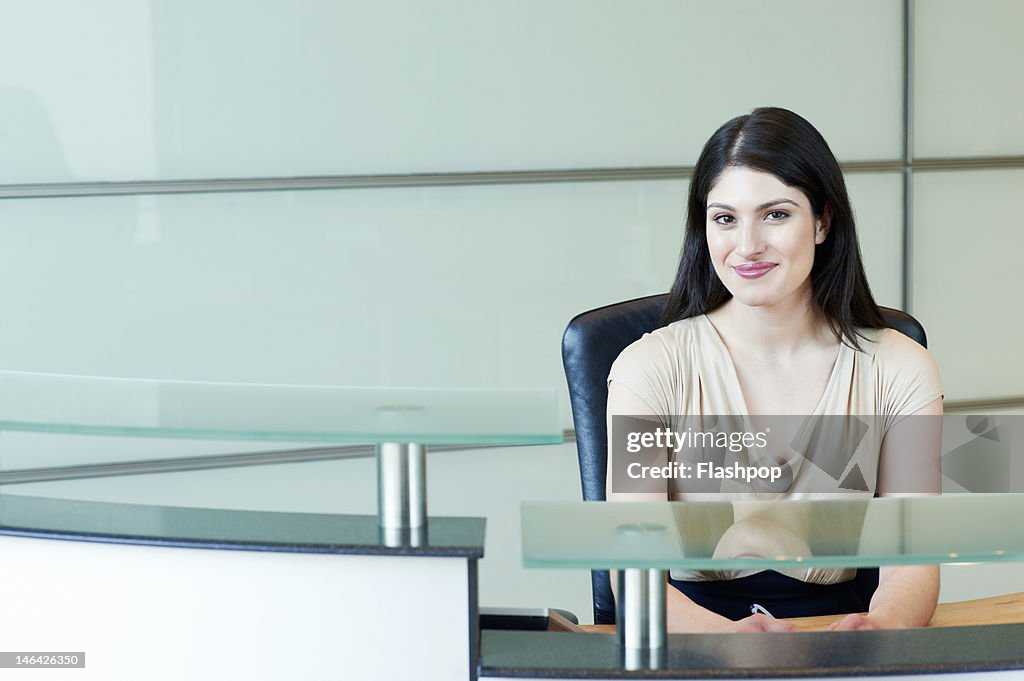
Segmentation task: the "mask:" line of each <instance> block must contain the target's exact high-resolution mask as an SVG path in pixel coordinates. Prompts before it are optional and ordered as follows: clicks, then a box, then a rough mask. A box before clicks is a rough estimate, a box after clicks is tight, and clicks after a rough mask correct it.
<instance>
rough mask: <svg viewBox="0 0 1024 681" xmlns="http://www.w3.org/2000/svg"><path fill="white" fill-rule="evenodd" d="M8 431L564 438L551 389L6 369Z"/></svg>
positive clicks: (2, 408) (493, 440) (504, 440)
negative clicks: (161, 377)
mask: <svg viewBox="0 0 1024 681" xmlns="http://www.w3.org/2000/svg"><path fill="white" fill-rule="evenodd" d="M0 430H18V431H32V432H49V433H74V434H87V435H116V436H144V437H177V438H196V439H235V440H267V441H285V442H331V443H337V444H344V443H357V444H368V443H377V442H399V443H419V444H427V445H429V444H446V445H460V444H466V445H517V444H551V443H560V442H562V437H563V436H562V429H561V427H560V424H559V417H558V408H557V399H556V396H555V392H554V390H553V389H536V390H534V389H510V390H503V389H501V390H499V389H494V390H488V389H454V388H436V389H435V388H378V387H346V386H311V385H263V384H249V383H206V382H188V381H163V380H148V379H124V378H104V377H93V376H73V375H63V374H39V373H28V372H17V371H0Z"/></svg>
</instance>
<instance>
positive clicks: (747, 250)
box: [736, 224, 764, 259]
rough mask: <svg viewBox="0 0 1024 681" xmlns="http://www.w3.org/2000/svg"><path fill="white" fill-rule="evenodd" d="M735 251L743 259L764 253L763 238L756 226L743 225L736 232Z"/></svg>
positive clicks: (758, 227)
mask: <svg viewBox="0 0 1024 681" xmlns="http://www.w3.org/2000/svg"><path fill="white" fill-rule="evenodd" d="M737 238H738V239H739V241H738V242H737V244H736V251H737V253H739V255H741V256H743V257H744V258H747V259H750V258H752V257H754V256H756V255H758V254H759V253H761V252H762V251H764V238H763V237H762V235H761V229H760V226H758V225H756V224H755V225H745V226H743V227H741V228H740V229H738V230H737Z"/></svg>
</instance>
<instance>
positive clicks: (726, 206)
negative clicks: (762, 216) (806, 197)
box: [705, 199, 800, 213]
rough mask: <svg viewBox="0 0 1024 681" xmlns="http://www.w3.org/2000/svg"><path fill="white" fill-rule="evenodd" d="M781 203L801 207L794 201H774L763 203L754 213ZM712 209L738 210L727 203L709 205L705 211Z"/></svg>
mask: <svg viewBox="0 0 1024 681" xmlns="http://www.w3.org/2000/svg"><path fill="white" fill-rule="evenodd" d="M780 203H791V204H793V205H794V206H796V207H797V208H799V207H800V204H799V203H797V202H796V201H793V200H792V199H772V200H771V201H767V202H765V203H762V204H761V205H760V206H758V207H757V208H755V209H754V212H755V213H756V212H759V211H762V210H764V209H765V208H771V207H772V206H777V205H779V204H780ZM712 208H722V209H724V210H733V211H734V210H736V209H735V208H733V207H732V206H730V205H729V204H727V203H709V204H708V207H707V208H706V209H705V210H710V209H712Z"/></svg>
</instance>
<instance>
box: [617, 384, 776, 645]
mask: <svg viewBox="0 0 1024 681" xmlns="http://www.w3.org/2000/svg"><path fill="white" fill-rule="evenodd" d="M613 415H623V416H639V417H650V418H651V420H652V421H655V422H656V423H658V424H660V422H661V417H660V416H658V415H657V414H656V413H654V410H653V409H651V407H650V406H648V405H647V404H646V403H645V402H644V401H643V400H641V399H640V398H639V397H637V396H636V394H635V393H633V391H631V390H629V389H628V388H626V387H624V386H622V385H619V384H618V383H616V382H615V381H612V382H611V383H610V384H609V386H608V470H607V477H606V478H605V480H606V482H605V492H606V498H607V499H608V501H666V500H667V499H668V486H667V483H666V486H665V488H664V489H660V490H658V491H657V492H634V493H628V492H615V491H613V490H612V467H613V465H615V464H614V460H613V457H614V454H613V453H612V446H613V441H614V439H613V437H612V416H613ZM667 462H668V450H666V451H665V452H664V458H663V459H660V461H659V463H658V464H657V465H665V464H666V463H667ZM621 463H623V462H620V464H621ZM616 581H617V580H616V579H615V571H614V570H613V571H612V572H611V585H612V593H614V594H615V596H616V598H618V593H617V591H618V588H617V584H616ZM664 587H665V590H666V591H665V614H666V619H667V625H668V631H669V632H670V633H686V632H725V631H737V632H740V631H744V632H754V631H794V630H795V627H794V626H793V625H791V624H789V623H787V622H783V621H782V620H776V619H773V618H771V617H767V616H765V615H751V616H750V617H746V618H744V619H742V620H739V621H736V622H733V621H732V620H730V619H728V618H726V617H722V616H721V615H719V614H718V613H714V612H711V611H710V610H708V609H707V608H703V607H701V606H699V605H697V604H696V603H694V602H693V601H692V600H690V599H689V598H688V597H687V596H686V595H685V594H684V593H682V592H681V591H679V590H678V589H674V588H672V587H671V586H670V585H669V584H668V582H666V583H665V585H664Z"/></svg>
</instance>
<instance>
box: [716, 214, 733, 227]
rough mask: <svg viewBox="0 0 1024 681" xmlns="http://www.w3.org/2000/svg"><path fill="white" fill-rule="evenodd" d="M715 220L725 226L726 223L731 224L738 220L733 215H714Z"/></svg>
mask: <svg viewBox="0 0 1024 681" xmlns="http://www.w3.org/2000/svg"><path fill="white" fill-rule="evenodd" d="M714 221H715V223H716V224H719V225H722V226H723V227H724V226H726V225H731V224H733V223H734V222H736V218H734V217H733V216H731V215H716V216H715V217H714Z"/></svg>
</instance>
